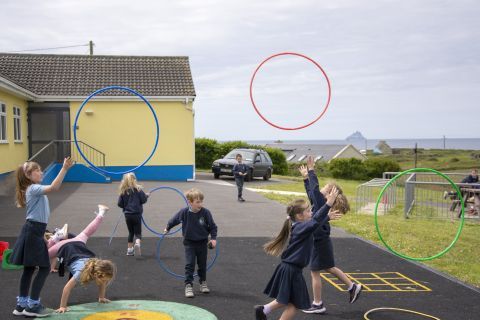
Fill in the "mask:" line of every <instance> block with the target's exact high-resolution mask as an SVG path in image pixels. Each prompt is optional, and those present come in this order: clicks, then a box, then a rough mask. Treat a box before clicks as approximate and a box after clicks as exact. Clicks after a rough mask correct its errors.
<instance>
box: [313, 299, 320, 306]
mask: <svg viewBox="0 0 480 320" xmlns="http://www.w3.org/2000/svg"><path fill="white" fill-rule="evenodd" d="M322 303H323V301H322V300H320V302H319V303H315V301H313V302H312V304H314V305H316V306H321V305H322Z"/></svg>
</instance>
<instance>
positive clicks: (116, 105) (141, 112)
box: [70, 101, 195, 166]
mask: <svg viewBox="0 0 480 320" xmlns="http://www.w3.org/2000/svg"><path fill="white" fill-rule="evenodd" d="M150 103H151V104H152V106H153V108H154V109H155V113H156V114H157V118H158V122H159V126H160V137H159V142H158V147H157V150H156V152H155V154H154V155H153V157H152V158H151V159H150V161H149V162H147V163H146V165H147V166H149V165H193V164H194V163H195V155H194V152H195V137H194V123H193V121H194V117H193V114H192V111H191V109H192V103H189V104H188V105H185V104H184V103H182V102H159V101H157V102H154V101H150ZM80 105H81V102H71V103H70V118H71V124H72V126H73V123H74V121H75V117H76V115H77V111H78V109H79V108H80ZM187 107H188V108H187ZM88 111H91V112H92V114H90V115H89V114H87V112H88ZM77 126H78V130H77V139H78V140H79V141H83V142H85V143H87V144H89V145H91V146H92V147H95V148H96V149H98V150H100V151H102V152H104V153H105V154H106V165H107V166H125V165H127V166H132V165H139V164H140V163H141V162H143V161H144V160H145V159H146V158H147V156H148V155H149V154H150V153H151V151H152V149H153V146H154V143H155V122H154V118H153V115H152V112H151V111H150V109H149V108H148V106H147V105H146V104H145V103H144V102H143V101H141V102H138V101H132V102H127V101H89V102H88V103H87V104H86V105H85V106H84V108H83V109H82V112H81V115H80V116H79V119H78V123H77ZM72 140H73V131H72ZM78 160H80V159H78Z"/></svg>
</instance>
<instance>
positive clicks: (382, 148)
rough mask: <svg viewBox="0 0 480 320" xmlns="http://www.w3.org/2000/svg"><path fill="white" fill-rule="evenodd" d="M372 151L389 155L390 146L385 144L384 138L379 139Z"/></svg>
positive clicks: (390, 151)
mask: <svg viewBox="0 0 480 320" xmlns="http://www.w3.org/2000/svg"><path fill="white" fill-rule="evenodd" d="M373 153H376V154H386V155H391V154H392V148H391V147H390V146H389V145H388V144H387V142H386V141H385V140H380V141H379V142H378V143H377V145H376V146H375V148H374V149H373Z"/></svg>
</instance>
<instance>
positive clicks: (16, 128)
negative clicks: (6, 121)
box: [13, 105, 23, 143]
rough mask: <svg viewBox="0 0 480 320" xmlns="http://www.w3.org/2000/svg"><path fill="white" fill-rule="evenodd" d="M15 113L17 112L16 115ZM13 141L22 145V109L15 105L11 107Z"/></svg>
mask: <svg viewBox="0 0 480 320" xmlns="http://www.w3.org/2000/svg"><path fill="white" fill-rule="evenodd" d="M15 111H18V114H17V113H16V112H15ZM17 134H18V135H17ZM13 141H14V142H16V143H23V135H22V108H20V107H18V106H15V105H14V106H13Z"/></svg>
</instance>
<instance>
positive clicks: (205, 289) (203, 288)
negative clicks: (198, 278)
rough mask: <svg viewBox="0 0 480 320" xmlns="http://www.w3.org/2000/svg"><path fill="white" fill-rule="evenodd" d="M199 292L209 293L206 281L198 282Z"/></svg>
mask: <svg viewBox="0 0 480 320" xmlns="http://www.w3.org/2000/svg"><path fill="white" fill-rule="evenodd" d="M200 292H201V293H210V289H208V286H207V281H203V282H200Z"/></svg>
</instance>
